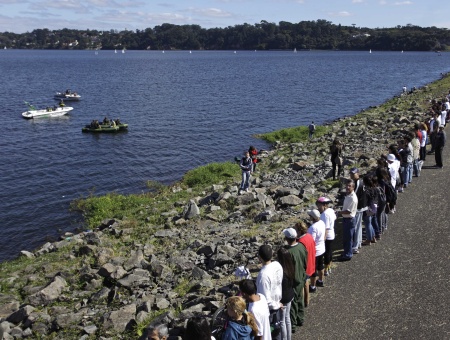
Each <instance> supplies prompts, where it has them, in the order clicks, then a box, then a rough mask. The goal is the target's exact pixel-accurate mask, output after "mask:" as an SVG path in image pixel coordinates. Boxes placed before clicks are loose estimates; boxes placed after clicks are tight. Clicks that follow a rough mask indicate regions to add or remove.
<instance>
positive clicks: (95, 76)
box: [0, 50, 450, 261]
mask: <svg viewBox="0 0 450 340" xmlns="http://www.w3.org/2000/svg"><path fill="white" fill-rule="evenodd" d="M449 61H450V54H443V55H442V56H440V57H439V56H437V55H436V54H435V53H399V52H396V53H394V52H392V53H391V52H389V53H388V52H384V53H377V52H374V53H372V54H369V53H368V52H313V51H312V52H299V53H292V52H239V51H238V52H237V53H236V54H235V53H233V52H197V51H193V52H192V53H189V51H184V52H183V51H181V52H167V51H166V52H165V53H164V54H163V53H161V52H153V51H152V52H148V51H127V52H126V53H125V54H121V53H118V54H114V52H112V51H99V52H98V55H96V54H95V53H94V52H93V51H19V50H18V51H15V50H6V51H4V50H1V51H0V74H1V77H2V84H1V85H0V118H1V120H2V123H3V124H2V125H3V129H2V136H1V139H0V147H1V152H0V176H1V181H0V223H1V229H2V233H3V235H2V238H1V240H0V261H2V260H5V259H11V258H14V257H15V256H17V254H18V252H19V251H20V250H22V249H26V250H32V249H34V248H36V247H37V246H39V245H40V244H42V243H43V242H44V241H45V240H46V239H47V238H49V237H54V236H55V235H57V234H58V231H60V230H62V231H67V230H73V229H74V228H75V227H77V226H79V221H78V220H79V216H78V215H75V214H71V213H69V211H68V208H69V203H70V202H71V201H72V200H73V199H75V198H78V197H80V196H86V195H88V194H89V193H90V192H94V193H95V194H104V193H106V192H111V191H117V192H119V193H135V192H141V191H143V190H146V187H145V181H147V180H155V181H160V182H163V183H166V184H167V183H171V182H174V181H176V180H178V179H180V178H181V176H182V175H183V174H184V173H185V172H186V171H187V170H189V169H192V168H194V167H197V166H199V165H203V164H206V163H209V162H216V161H217V162H221V161H225V160H232V159H233V158H234V157H235V156H236V155H240V154H241V152H242V151H243V150H244V149H246V148H248V146H249V145H255V146H256V147H257V148H268V146H267V145H265V143H264V142H262V141H260V140H257V139H254V138H253V137H252V135H253V134H256V133H263V132H270V131H273V130H277V129H281V128H285V127H290V126H297V125H304V124H308V123H309V122H310V121H311V120H314V121H315V122H316V123H318V124H320V123H324V122H327V121H330V120H332V119H335V118H338V117H342V116H344V115H350V114H355V113H357V112H358V111H360V110H361V109H364V108H367V107H368V106H371V105H377V104H380V103H382V102H383V101H384V100H386V99H388V98H390V97H392V96H393V95H396V94H398V93H399V92H400V91H401V88H402V87H403V85H407V86H408V87H412V86H417V87H419V86H422V85H424V84H426V83H428V82H430V81H433V80H435V79H437V78H439V76H440V73H441V72H448V71H450V63H449ZM67 88H71V89H73V90H76V91H78V92H79V93H80V94H81V95H82V100H81V101H80V102H79V103H73V104H69V105H71V106H73V107H74V108H75V109H74V110H73V111H72V112H71V113H70V115H68V116H64V117H61V118H53V119H46V118H43V119H37V120H25V119H23V118H22V117H21V115H20V114H21V112H23V111H25V109H26V107H25V106H24V104H23V101H24V100H26V101H29V102H31V103H32V104H34V105H36V106H38V107H45V106H49V105H53V104H55V103H56V101H54V100H53V99H52V97H53V94H54V92H55V91H63V90H65V89H67ZM104 116H108V117H110V118H117V117H120V119H121V120H122V121H124V122H127V123H129V131H128V132H126V133H120V134H105V135H91V134H82V133H81V127H82V126H83V125H84V124H87V123H89V122H90V121H91V120H92V119H103V117H104Z"/></svg>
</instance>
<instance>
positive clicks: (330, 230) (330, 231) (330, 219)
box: [320, 208, 336, 240]
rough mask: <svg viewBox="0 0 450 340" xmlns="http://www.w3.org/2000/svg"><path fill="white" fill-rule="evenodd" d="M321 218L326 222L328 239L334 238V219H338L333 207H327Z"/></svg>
mask: <svg viewBox="0 0 450 340" xmlns="http://www.w3.org/2000/svg"><path fill="white" fill-rule="evenodd" d="M320 219H321V220H322V221H323V223H325V235H326V236H325V237H326V239H327V240H334V238H335V236H336V235H335V233H334V221H336V214H335V213H334V210H333V209H331V208H327V209H325V210H324V211H323V212H322V213H321V214H320Z"/></svg>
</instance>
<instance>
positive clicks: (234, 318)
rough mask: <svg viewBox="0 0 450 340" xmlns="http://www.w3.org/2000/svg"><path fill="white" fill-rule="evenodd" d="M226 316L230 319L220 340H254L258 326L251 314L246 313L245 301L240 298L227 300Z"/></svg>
mask: <svg viewBox="0 0 450 340" xmlns="http://www.w3.org/2000/svg"><path fill="white" fill-rule="evenodd" d="M226 307H227V314H228V316H229V317H230V321H229V322H228V325H227V329H226V330H225V334H224V335H223V337H222V340H254V339H255V336H256V335H257V334H258V326H257V325H256V321H255V317H254V316H253V314H252V313H250V312H247V310H246V304H245V300H244V299H243V298H242V297H240V296H232V297H230V298H228V299H227V304H226Z"/></svg>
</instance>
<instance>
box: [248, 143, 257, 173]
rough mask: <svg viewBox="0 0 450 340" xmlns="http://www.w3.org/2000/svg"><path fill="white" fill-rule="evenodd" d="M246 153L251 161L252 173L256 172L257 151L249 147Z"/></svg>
mask: <svg viewBox="0 0 450 340" xmlns="http://www.w3.org/2000/svg"><path fill="white" fill-rule="evenodd" d="M248 153H249V154H250V158H251V159H252V163H253V168H252V172H255V171H256V163H258V158H257V156H258V150H256V148H255V147H254V146H253V145H251V146H250V147H249V149H248Z"/></svg>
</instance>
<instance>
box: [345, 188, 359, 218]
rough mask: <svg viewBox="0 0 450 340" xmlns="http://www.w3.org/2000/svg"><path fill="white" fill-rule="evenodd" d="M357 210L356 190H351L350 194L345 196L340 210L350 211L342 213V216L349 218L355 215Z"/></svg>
mask: <svg viewBox="0 0 450 340" xmlns="http://www.w3.org/2000/svg"><path fill="white" fill-rule="evenodd" d="M357 210H358V197H357V196H356V192H355V191H352V193H351V194H349V195H347V196H345V198H344V203H343V204H342V211H350V214H342V217H345V218H349V217H355V216H356V211H357Z"/></svg>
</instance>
